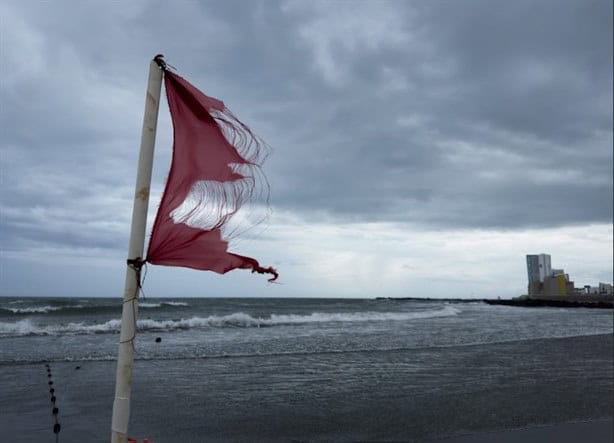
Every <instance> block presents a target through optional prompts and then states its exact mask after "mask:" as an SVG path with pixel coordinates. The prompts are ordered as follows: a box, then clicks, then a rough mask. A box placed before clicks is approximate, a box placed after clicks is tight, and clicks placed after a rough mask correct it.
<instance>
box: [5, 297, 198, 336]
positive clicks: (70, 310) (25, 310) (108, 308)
mask: <svg viewBox="0 0 614 443" xmlns="http://www.w3.org/2000/svg"><path fill="white" fill-rule="evenodd" d="M184 306H189V304H188V303H185V302H180V301H163V302H156V303H152V302H142V303H139V308H145V309H153V308H176V307H184ZM104 312H121V300H118V302H117V303H116V304H104V305H96V304H93V305H91V304H90V305H87V304H85V305H84V304H78V305H62V306H29V307H22V308H13V307H2V308H0V314H8V315H19V316H25V315H32V314H48V313H54V314H83V313H88V314H97V313H104ZM0 333H1V331H0Z"/></svg>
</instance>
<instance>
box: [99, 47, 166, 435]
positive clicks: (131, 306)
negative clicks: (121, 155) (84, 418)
mask: <svg viewBox="0 0 614 443" xmlns="http://www.w3.org/2000/svg"><path fill="white" fill-rule="evenodd" d="M161 58H162V56H161V55H157V56H156V57H155V58H154V59H153V60H152V61H151V63H150V64H149V81H148V83H147V96H146V99H145V115H144V117H143V131H142V135H141V150H140V154H139V164H138V172H137V177H136V191H135V194H134V205H133V207H132V226H131V229H130V244H129V248H128V260H137V259H139V260H140V259H141V258H142V257H143V249H144V244H145V228H146V224H147V206H148V204H149V187H150V185H151V170H152V165H153V153H154V144H155V140H156V126H157V123H158V109H159V105H160V90H161V88H162V75H163V69H162V67H161V65H162V66H163V61H162V60H161ZM139 276H140V273H139V272H137V270H136V269H135V267H134V266H130V265H127V267H126V285H125V290H124V303H123V308H122V323H121V332H120V337H119V352H118V354H117V376H116V381H115V400H114V401H113V419H112V423H111V429H112V438H111V441H112V442H113V443H126V442H127V438H128V437H127V434H128V421H129V420H130V391H131V389H132V364H133V362H134V355H133V352H134V348H133V340H134V338H135V335H136V318H137V312H138V296H139V281H138V278H139Z"/></svg>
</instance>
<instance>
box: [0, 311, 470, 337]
mask: <svg viewBox="0 0 614 443" xmlns="http://www.w3.org/2000/svg"><path fill="white" fill-rule="evenodd" d="M459 312H460V311H459V310H458V309H456V308H454V307H452V306H446V307H444V308H443V309H439V310H431V311H421V312H373V311H369V312H346V313H343V312H339V313H334V312H333V313H326V312H314V313H312V314H310V315H297V314H273V315H271V316H270V317H268V318H267V317H252V316H251V315H249V314H245V313H243V312H236V313H234V314H229V315H222V316H217V315H212V316H209V317H191V318H187V319H183V318H182V319H179V320H152V319H143V320H138V322H137V328H138V329H139V330H140V331H173V330H178V329H195V328H207V327H209V328H232V327H235V328H250V327H266V326H278V325H292V324H309V323H330V322H373V321H408V320H415V319H422V318H432V317H448V316H453V315H457V314H458V313H459ZM119 328H120V320H118V319H113V320H109V321H107V322H105V323H98V324H86V323H83V322H72V323H65V324H58V325H39V324H36V323H34V322H32V320H31V319H24V320H20V321H17V322H13V323H7V322H0V336H16V335H17V336H19V335H63V334H101V333H113V332H119Z"/></svg>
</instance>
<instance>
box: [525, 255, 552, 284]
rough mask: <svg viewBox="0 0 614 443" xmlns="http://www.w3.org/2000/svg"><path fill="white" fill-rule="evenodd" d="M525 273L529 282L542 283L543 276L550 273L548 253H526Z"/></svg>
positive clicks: (547, 275)
mask: <svg viewBox="0 0 614 443" xmlns="http://www.w3.org/2000/svg"><path fill="white" fill-rule="evenodd" d="M527 273H528V275H529V283H531V282H541V283H543V282H544V278H545V277H549V276H551V275H552V266H551V264H550V254H533V255H527Z"/></svg>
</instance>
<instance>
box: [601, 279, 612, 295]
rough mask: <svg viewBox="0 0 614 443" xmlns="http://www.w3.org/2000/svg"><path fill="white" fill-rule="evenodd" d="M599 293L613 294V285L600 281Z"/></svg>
mask: <svg viewBox="0 0 614 443" xmlns="http://www.w3.org/2000/svg"><path fill="white" fill-rule="evenodd" d="M599 294H601V295H612V285H611V284H609V283H601V282H600V283H599Z"/></svg>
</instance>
